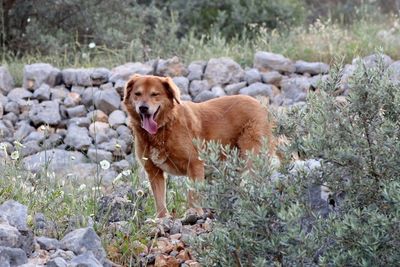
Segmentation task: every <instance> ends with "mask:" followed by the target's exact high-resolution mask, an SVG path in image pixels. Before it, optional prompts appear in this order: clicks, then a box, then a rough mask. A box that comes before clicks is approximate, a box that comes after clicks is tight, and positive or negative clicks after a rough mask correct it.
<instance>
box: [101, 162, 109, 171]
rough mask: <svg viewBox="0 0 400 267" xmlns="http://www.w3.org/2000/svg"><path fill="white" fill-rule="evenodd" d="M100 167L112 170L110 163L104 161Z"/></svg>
mask: <svg viewBox="0 0 400 267" xmlns="http://www.w3.org/2000/svg"><path fill="white" fill-rule="evenodd" d="M100 167H101V168H102V169H103V170H108V169H109V168H110V162H108V161H107V160H105V159H103V160H102V161H100Z"/></svg>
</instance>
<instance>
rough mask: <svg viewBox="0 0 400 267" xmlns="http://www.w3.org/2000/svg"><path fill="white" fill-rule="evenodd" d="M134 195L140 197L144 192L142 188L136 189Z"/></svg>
mask: <svg viewBox="0 0 400 267" xmlns="http://www.w3.org/2000/svg"><path fill="white" fill-rule="evenodd" d="M136 195H137V196H138V197H142V196H143V195H144V192H143V190H140V189H139V190H137V191H136Z"/></svg>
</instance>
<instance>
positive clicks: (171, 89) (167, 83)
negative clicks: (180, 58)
mask: <svg viewBox="0 0 400 267" xmlns="http://www.w3.org/2000/svg"><path fill="white" fill-rule="evenodd" d="M163 83H164V87H165V88H166V89H167V93H168V95H170V96H171V98H173V99H174V100H175V101H176V103H178V104H180V103H181V90H179V88H178V86H176V84H175V83H174V81H173V80H172V78H171V77H165V78H164V82H163Z"/></svg>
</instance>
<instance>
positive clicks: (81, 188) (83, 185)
mask: <svg viewBox="0 0 400 267" xmlns="http://www.w3.org/2000/svg"><path fill="white" fill-rule="evenodd" d="M85 188H86V185H85V184H81V185H80V186H79V188H78V191H82V190H84V189H85Z"/></svg>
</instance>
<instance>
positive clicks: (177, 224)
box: [169, 220, 182, 235]
mask: <svg viewBox="0 0 400 267" xmlns="http://www.w3.org/2000/svg"><path fill="white" fill-rule="evenodd" d="M181 231H182V222H181V221H179V220H175V221H173V223H172V226H171V228H170V230H169V234H170V235H175V234H180V233H181Z"/></svg>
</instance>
